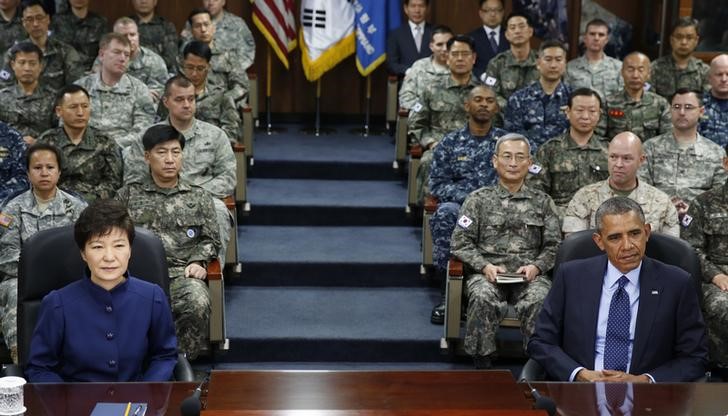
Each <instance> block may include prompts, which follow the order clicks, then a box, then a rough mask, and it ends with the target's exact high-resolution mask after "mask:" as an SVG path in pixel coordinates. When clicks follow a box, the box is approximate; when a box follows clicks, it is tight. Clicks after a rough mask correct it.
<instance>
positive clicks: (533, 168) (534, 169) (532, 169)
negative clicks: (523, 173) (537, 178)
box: [528, 163, 543, 175]
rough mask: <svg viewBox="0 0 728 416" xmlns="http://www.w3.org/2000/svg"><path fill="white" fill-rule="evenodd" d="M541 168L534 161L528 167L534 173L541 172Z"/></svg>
mask: <svg viewBox="0 0 728 416" xmlns="http://www.w3.org/2000/svg"><path fill="white" fill-rule="evenodd" d="M541 170H543V168H542V167H541V166H539V165H537V164H535V163H534V164H532V165H531V166H529V167H528V171H529V172H530V173H533V174H534V175H538V174H539V173H541Z"/></svg>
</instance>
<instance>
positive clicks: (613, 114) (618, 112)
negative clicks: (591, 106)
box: [607, 108, 624, 118]
mask: <svg viewBox="0 0 728 416" xmlns="http://www.w3.org/2000/svg"><path fill="white" fill-rule="evenodd" d="M607 114H609V117H617V118H622V117H624V111H622V110H620V109H619V108H610V109H609V111H608V112H607Z"/></svg>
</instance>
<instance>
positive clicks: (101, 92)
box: [76, 33, 155, 148]
mask: <svg viewBox="0 0 728 416" xmlns="http://www.w3.org/2000/svg"><path fill="white" fill-rule="evenodd" d="M100 46H101V50H100V51H99V61H100V62H101V67H100V69H99V71H98V72H97V73H94V74H91V75H88V76H86V77H83V78H81V79H79V80H78V81H76V84H78V85H80V86H82V87H84V88H85V89H86V91H88V94H89V96H91V121H90V122H89V123H90V125H91V126H92V127H94V128H96V129H98V130H99V131H101V132H102V133H104V134H106V135H107V136H109V137H111V138H113V139H114V140H116V143H118V144H119V146H121V147H122V148H126V147H128V146H130V145H131V144H133V143H138V142H139V141H140V136H141V133H142V131H144V130H145V129H146V128H147V127H148V126H150V125H151V124H152V122H153V121H154V114H155V109H154V102H153V101H152V94H151V92H149V88H147V86H146V85H144V83H143V82H141V81H139V80H138V79H136V78H134V77H132V76H130V75H128V74H127V73H126V66H127V64H128V62H129V56H130V54H131V46H130V44H129V40H128V39H127V38H126V36H124V35H120V34H118V33H107V34H106V35H104V37H103V38H102V39H101V44H100Z"/></svg>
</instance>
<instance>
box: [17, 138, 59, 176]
mask: <svg viewBox="0 0 728 416" xmlns="http://www.w3.org/2000/svg"><path fill="white" fill-rule="evenodd" d="M42 150H47V151H49V152H51V153H53V154H54V155H55V156H56V162H57V163H58V171H60V172H63V156H62V154H61V151H60V150H59V149H58V148H57V147H56V146H54V145H52V144H50V143H45V142H36V143H33V144H31V145H30V147H28V150H26V151H25V166H26V168H27V169H28V170H30V158H31V157H32V156H33V154H35V153H37V152H40V151H42Z"/></svg>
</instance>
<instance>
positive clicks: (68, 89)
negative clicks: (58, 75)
mask: <svg viewBox="0 0 728 416" xmlns="http://www.w3.org/2000/svg"><path fill="white" fill-rule="evenodd" d="M79 91H80V92H82V93H83V95H85V96H86V98H88V99H89V100H90V99H91V96H89V95H88V91H86V88H84V87H82V86H80V85H76V84H67V85H65V86H64V87H63V88H61V89H60V90H58V92H57V93H56V101H55V106H56V107H58V106H59V105H61V104H63V100H64V99H65V96H66V94H75V93H77V92H79Z"/></svg>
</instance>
